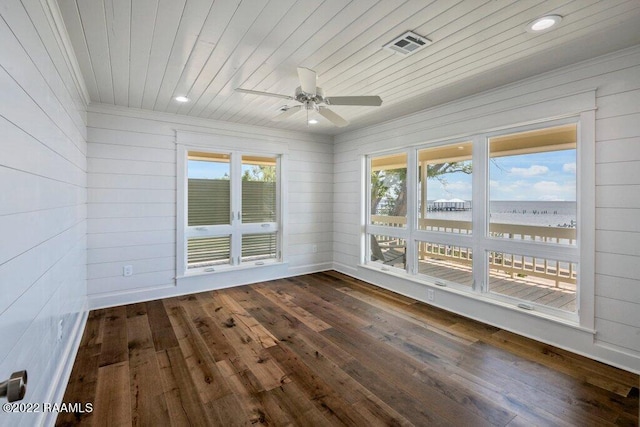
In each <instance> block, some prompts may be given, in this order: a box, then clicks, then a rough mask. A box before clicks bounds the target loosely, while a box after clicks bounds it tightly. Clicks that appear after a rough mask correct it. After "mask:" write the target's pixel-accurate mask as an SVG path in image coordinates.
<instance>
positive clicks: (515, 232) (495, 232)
mask: <svg viewBox="0 0 640 427" xmlns="http://www.w3.org/2000/svg"><path fill="white" fill-rule="evenodd" d="M371 221H372V223H373V224H376V225H384V226H387V227H405V226H406V223H407V219H406V218H405V217H400V216H384V215H372V217H371ZM418 227H419V229H421V230H425V231H438V232H448V233H457V234H471V230H472V223H471V221H450V220H444V219H419V220H418ZM489 233H490V235H491V236H492V237H504V238H506V239H518V240H528V241H536V242H544V243H562V244H574V243H575V241H576V229H575V228H563V227H542V226H534V225H517V224H498V223H492V224H490V225H489ZM381 237H382V236H381ZM381 240H382V241H384V238H382V239H381ZM418 257H419V259H422V260H424V259H427V258H438V259H443V260H448V261H452V262H454V263H456V264H462V265H471V262H472V259H473V254H472V253H471V249H470V248H466V247H457V246H451V245H445V244H439V243H432V242H419V244H418ZM489 266H490V268H494V269H498V270H501V271H503V272H505V273H508V274H509V275H510V276H511V277H512V278H515V277H516V276H518V277H526V276H535V277H540V278H542V279H547V280H551V281H553V282H554V283H555V285H556V286H558V285H559V283H560V282H562V283H566V284H575V283H576V276H577V271H576V268H575V266H574V264H572V263H569V262H562V261H558V260H548V259H539V258H535V257H525V256H521V255H514V254H506V253H499V252H491V254H490V255H489Z"/></svg>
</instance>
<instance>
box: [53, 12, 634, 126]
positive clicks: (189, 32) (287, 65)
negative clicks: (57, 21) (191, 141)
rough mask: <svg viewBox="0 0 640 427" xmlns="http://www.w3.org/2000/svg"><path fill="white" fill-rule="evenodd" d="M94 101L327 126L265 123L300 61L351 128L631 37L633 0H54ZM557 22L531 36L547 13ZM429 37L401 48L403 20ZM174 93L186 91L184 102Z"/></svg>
mask: <svg viewBox="0 0 640 427" xmlns="http://www.w3.org/2000/svg"><path fill="white" fill-rule="evenodd" d="M58 4H59V6H60V10H61V12H62V16H63V19H64V22H65V25H66V27H67V31H68V32H69V35H70V38H71V42H72V44H73V48H74V50H75V52H76V55H77V58H78V62H79V65H80V68H81V71H82V74H83V76H84V79H85V83H86V86H87V89H88V92H89V95H90V97H91V101H92V102H96V103H104V104H115V105H120V106H126V107H132V108H143V109H148V110H155V111H162V112H169V113H177V114H186V115H190V116H195V117H205V118H211V119H216V120H226V121H230V122H237V123H242V124H251V125H263V126H271V127H278V128H285V129H296V130H303V131H311V132H319V133H327V134H336V133H340V132H343V131H344V130H345V129H344V128H342V129H340V128H336V127H334V126H333V125H331V124H330V123H329V122H328V121H326V120H325V119H324V118H322V117H318V120H319V123H318V124H316V125H311V126H309V127H308V126H307V123H306V120H305V118H304V117H303V116H304V114H298V115H295V116H293V117H291V118H289V119H287V120H285V121H283V122H273V121H271V118H272V117H274V116H275V115H277V114H278V109H279V108H280V107H282V106H283V105H284V104H287V103H288V104H289V105H296V102H295V101H287V100H284V99H277V98H267V97H259V96H255V95H248V94H240V93H236V92H234V89H235V88H237V87H242V88H245V89H253V90H258V91H268V92H275V93H281V94H285V95H293V93H294V90H295V88H296V87H297V86H299V82H298V78H297V73H296V67H298V66H303V67H307V68H311V69H313V70H315V71H317V73H318V76H319V79H318V85H319V86H321V87H322V88H323V89H324V90H325V93H326V94H328V95H334V96H348V95H379V96H381V97H382V99H383V105H382V106H381V107H348V106H335V107H332V109H333V110H334V111H336V112H337V113H339V114H340V115H342V116H343V117H345V118H346V119H347V120H349V121H350V122H351V125H350V126H349V127H348V128H346V129H347V130H349V129H355V128H358V127H362V126H365V125H369V124H372V123H376V122H381V121H384V120H388V119H390V118H394V117H399V116H401V115H405V114H409V113H412V112H415V111H419V110H421V109H424V108H426V107H429V106H433V105H436V104H439V103H442V102H446V101H450V100H452V99H455V98H459V97H461V96H466V95H470V94H472V93H476V92H478V91H481V90H486V89H489V88H492V87H496V86H499V85H503V84H506V83H510V82H513V81H515V80H518V79H521V78H524V77H529V76H532V75H535V74H538V73H540V72H544V71H547V70H551V69H554V68H557V67H559V66H564V65H568V64H570V63H574V62H577V61H580V60H584V59H588V58H590V57H595V56H597V55H601V54H604V53H607V52H610V51H614V50H618V49H621V48H624V47H628V46H632V45H635V44H638V43H640V31H638V29H637V28H638V25H639V23H640V2H638V1H637V0H607V1H597V0H574V1H569V0H549V1H542V0H433V1H429V0H408V1H404V0H380V1H375V0H352V1H348V0H298V1H295V0H215V1H214V0H92V1H86V0H58ZM551 13H553V14H559V15H561V16H563V20H562V23H561V25H560V27H559V28H557V29H556V30H554V31H550V32H547V33H543V34H530V33H527V32H526V31H525V25H526V24H527V23H528V22H530V21H532V20H533V19H535V18H537V17H540V16H542V15H545V14H551ZM409 30H411V31H414V32H416V33H418V34H420V35H422V36H425V37H427V38H429V39H430V40H432V41H433V44H432V45H430V46H429V47H427V48H426V49H423V50H421V51H420V52H417V53H415V54H414V55H411V56H408V57H402V56H400V55H397V54H393V53H391V52H389V51H386V50H383V49H382V46H383V45H384V44H385V43H387V42H389V41H391V40H393V39H394V38H396V37H398V36H400V35H401V34H403V33H404V32H406V31H409ZM177 95H186V96H188V97H189V98H190V102H188V103H186V104H180V103H178V102H177V101H175V100H174V97H175V96H177Z"/></svg>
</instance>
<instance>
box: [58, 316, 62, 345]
mask: <svg viewBox="0 0 640 427" xmlns="http://www.w3.org/2000/svg"><path fill="white" fill-rule="evenodd" d="M60 341H62V319H60V320H58V342H60Z"/></svg>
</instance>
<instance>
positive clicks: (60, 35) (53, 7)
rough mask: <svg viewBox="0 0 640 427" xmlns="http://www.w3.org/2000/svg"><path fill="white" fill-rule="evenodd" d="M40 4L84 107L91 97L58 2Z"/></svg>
mask: <svg viewBox="0 0 640 427" xmlns="http://www.w3.org/2000/svg"><path fill="white" fill-rule="evenodd" d="M40 4H41V5H42V10H43V11H44V14H45V16H46V17H47V20H48V21H49V26H50V27H51V31H52V32H53V34H54V36H55V38H56V42H57V43H58V47H59V48H60V52H62V56H63V57H64V60H65V62H66V63H67V67H68V68H69V71H70V72H71V77H72V79H73V83H74V85H75V87H76V90H77V91H78V94H79V95H80V99H81V100H82V102H83V103H84V106H85V108H86V107H87V106H88V105H89V103H90V102H91V98H90V97H89V91H88V90H87V86H86V84H85V81H84V77H83V76H82V72H81V71H80V65H79V64H78V59H77V58H76V54H75V52H74V50H73V45H72V44H71V39H69V33H68V32H67V27H66V26H65V25H64V20H63V19H62V14H61V13H60V8H59V7H58V3H57V2H56V0H40Z"/></svg>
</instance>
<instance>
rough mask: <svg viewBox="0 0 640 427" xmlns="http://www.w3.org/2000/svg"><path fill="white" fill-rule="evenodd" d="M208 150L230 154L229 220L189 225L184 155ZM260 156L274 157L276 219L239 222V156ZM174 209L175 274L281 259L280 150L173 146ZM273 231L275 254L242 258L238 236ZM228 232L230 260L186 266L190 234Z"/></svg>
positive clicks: (255, 265)
mask: <svg viewBox="0 0 640 427" xmlns="http://www.w3.org/2000/svg"><path fill="white" fill-rule="evenodd" d="M194 151H195V152H202V153H212V154H228V155H229V156H230V179H231V189H230V197H231V200H230V209H231V212H229V215H230V223H229V224H221V225H210V226H189V225H188V223H187V219H188V191H187V189H188V156H189V152H194ZM243 155H244V156H264V157H271V158H274V159H275V160H276V176H277V181H276V182H277V188H276V221H274V222H258V223H243V222H242V214H241V212H242V156H243ZM177 159H178V160H177V162H176V163H177V170H176V177H177V194H176V195H177V203H176V205H177V211H176V270H177V277H178V278H182V277H189V276H197V275H203V274H216V273H224V272H230V271H234V270H239V269H245V268H259V267H266V266H270V265H275V264H283V263H284V261H285V251H284V250H283V248H284V226H283V217H284V206H285V205H284V194H285V193H284V190H283V187H284V185H283V183H284V182H285V179H284V165H285V162H286V160H285V155H284V153H277V152H272V151H269V152H267V151H264V150H252V149H250V150H238V149H229V148H228V147H220V148H216V147H215V146H209V145H208V146H206V147H203V146H195V145H183V144H178V146H177ZM274 232H275V233H277V234H276V235H277V242H276V257H275V258H269V259H261V260H251V261H242V260H241V254H242V236H243V235H246V234H270V233H274ZM219 236H230V244H231V249H230V263H229V264H220V265H214V266H208V267H199V268H188V264H187V255H188V254H187V242H188V239H190V238H197V237H219Z"/></svg>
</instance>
